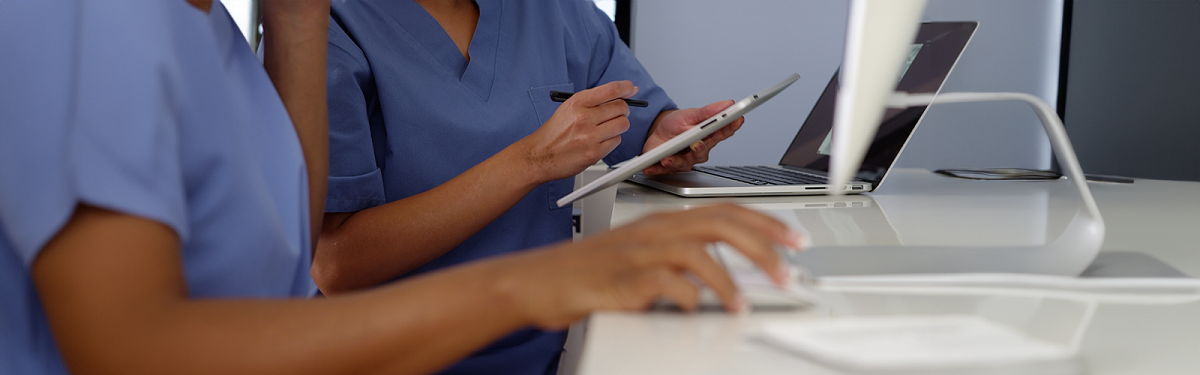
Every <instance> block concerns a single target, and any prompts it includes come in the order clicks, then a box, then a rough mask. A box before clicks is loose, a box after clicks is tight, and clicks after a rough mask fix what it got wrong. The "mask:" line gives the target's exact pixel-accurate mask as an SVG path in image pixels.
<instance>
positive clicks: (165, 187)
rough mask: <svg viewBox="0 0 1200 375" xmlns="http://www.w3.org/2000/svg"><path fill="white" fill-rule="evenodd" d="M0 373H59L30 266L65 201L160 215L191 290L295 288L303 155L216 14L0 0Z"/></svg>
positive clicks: (273, 294)
mask: <svg viewBox="0 0 1200 375" xmlns="http://www.w3.org/2000/svg"><path fill="white" fill-rule="evenodd" d="M0 51H4V52H3V53H0V374H65V373H66V370H65V368H64V365H63V362H62V359H61V358H60V356H59V353H58V350H57V348H56V347H55V344H54V339H53V337H52V336H51V333H50V327H49V326H48V325H47V322H46V317H45V314H44V313H43V311H42V307H41V304H40V302H39V299H38V295H37V291H36V290H35V289H34V286H33V283H32V281H31V280H30V276H29V272H30V265H31V264H32V263H33V261H34V260H35V259H36V258H37V256H38V252H39V251H40V250H41V249H42V247H43V246H45V244H46V242H47V241H48V240H50V239H51V238H52V237H53V236H54V235H55V234H56V233H57V232H58V231H59V230H60V229H61V228H62V226H63V224H64V223H65V222H66V221H67V220H68V219H69V218H70V216H71V215H72V212H73V210H74V208H75V206H76V205H77V204H79V203H84V204H89V205H93V206H98V207H103V208H107V209H110V210H115V211H119V212H123V213H126V214H130V215H136V216H140V217H143V218H147V219H150V220H155V221H158V222H161V223H163V224H165V225H167V226H169V227H170V228H172V229H173V230H174V231H175V232H176V233H177V234H178V235H179V238H180V241H181V244H180V248H181V251H182V260H183V271H184V274H185V277H186V280H187V285H188V292H189V295H190V296H191V297H193V298H208V297H222V298H229V297H254V298H283V297H289V296H309V295H311V294H312V293H313V292H314V291H315V287H314V285H313V283H312V279H311V277H310V276H309V265H310V255H311V253H310V249H309V240H308V239H309V233H308V232H309V226H308V193H307V191H306V189H307V186H306V181H307V179H306V177H305V169H304V161H303V156H302V154H301V149H300V144H299V140H298V139H297V137H296V133H295V130H294V129H293V128H292V126H291V122H290V120H289V119H288V117H287V113H286V111H285V109H284V107H283V103H282V102H280V100H279V96H278V94H277V93H276V92H275V90H274V87H273V86H272V85H271V83H270V81H269V80H268V78H267V76H266V74H265V72H264V71H263V68H262V64H261V63H259V61H258V60H257V59H256V58H255V57H254V55H253V54H252V52H251V51H250V49H249V48H248V46H247V44H246V41H245V39H243V38H242V35H241V33H240V32H238V31H237V29H236V26H235V25H234V23H233V21H232V19H231V18H230V17H229V15H228V13H226V12H225V9H224V8H223V7H222V6H221V4H220V2H214V3H213V8H212V11H211V13H210V14H209V15H206V14H204V13H203V12H201V11H199V10H197V9H195V8H193V7H191V6H190V5H188V4H187V3H186V2H184V1H44V0H4V1H0Z"/></svg>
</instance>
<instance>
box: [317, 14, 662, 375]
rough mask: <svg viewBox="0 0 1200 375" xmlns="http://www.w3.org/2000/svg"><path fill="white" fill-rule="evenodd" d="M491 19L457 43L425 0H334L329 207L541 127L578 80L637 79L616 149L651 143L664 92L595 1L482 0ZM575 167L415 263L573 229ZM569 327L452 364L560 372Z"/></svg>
mask: <svg viewBox="0 0 1200 375" xmlns="http://www.w3.org/2000/svg"><path fill="white" fill-rule="evenodd" d="M476 3H477V4H478V6H479V22H478V25H477V26H476V30H475V35H474V37H473V38H472V40H471V45H470V46H469V48H468V51H469V54H470V56H471V59H470V61H469V62H468V61H467V59H466V58H464V57H463V55H462V53H461V52H459V50H458V47H457V46H456V45H455V44H454V42H453V41H452V40H451V39H450V37H449V36H448V35H447V34H446V32H445V31H444V30H443V29H442V27H441V26H440V25H439V24H438V23H437V21H436V20H435V19H434V18H433V17H432V16H430V15H429V13H428V12H426V11H425V9H424V8H422V7H421V6H420V5H419V4H417V3H415V2H414V1H411V0H400V1H354V0H349V1H335V2H334V3H333V14H332V21H331V22H330V30H329V47H330V48H329V115H330V123H329V127H330V178H329V194H328V202H327V204H326V206H325V207H326V211H328V212H353V211H359V210H363V209H367V208H370V207H374V206H378V205H381V204H384V203H386V202H392V201H396V200H399V199H402V198H405V197H409V196H413V195H416V194H418V193H421V192H424V191H427V190H429V189H432V188H434V187H436V186H438V185H440V184H442V183H445V182H446V181H448V180H450V179H451V178H453V177H455V176H457V175H459V174H461V173H463V172H464V171H466V170H467V169H469V168H471V167H473V166H475V165H476V164H479V163H480V162H482V161H483V160H484V159H487V158H488V157H491V156H492V155H494V154H496V153H497V152H499V151H500V150H502V149H503V148H505V147H507V146H509V145H510V144H512V143H514V142H516V141H517V140H519V139H521V138H522V137H525V136H527V135H529V134H531V133H533V132H534V131H535V130H537V129H538V128H539V127H540V126H541V125H542V123H544V122H546V121H547V120H548V119H549V118H550V116H551V115H552V114H554V111H555V110H556V109H557V108H558V105H559V103H555V102H552V101H551V100H550V96H549V93H550V91H551V90H557V91H580V90H584V89H587V88H591V87H595V86H599V85H601V84H604V83H608V82H612V81H618V80H630V81H633V83H634V84H636V85H637V86H638V87H639V88H640V91H639V92H638V95H637V96H636V98H637V99H642V100H646V101H648V102H650V107H649V108H632V109H631V110H630V112H631V114H630V122H631V127H630V129H629V131H627V132H626V133H625V134H623V135H622V143H621V145H620V146H619V147H617V149H616V150H615V151H613V152H612V153H611V154H609V155H608V156H607V157H606V158H604V160H605V161H606V162H608V163H609V164H610V165H612V164H615V163H618V162H621V161H623V160H626V159H628V158H631V157H633V156H636V155H638V154H640V153H641V151H642V147H643V145H644V143H645V137H646V133H647V130H648V129H649V127H650V125H651V123H652V122H653V120H654V119H655V117H656V116H658V114H659V112H661V111H663V110H667V109H674V108H675V105H674V103H672V102H671V99H670V98H668V97H667V95H666V93H665V92H664V91H663V90H662V89H661V88H659V87H658V86H657V85H655V84H654V81H653V80H652V79H651V78H650V76H649V74H648V73H647V72H646V71H645V69H644V68H642V66H641V64H640V63H638V61H637V59H635V58H634V56H633V54H632V53H631V52H630V51H629V48H628V47H626V46H625V44H624V43H622V42H621V40H620V38H619V37H618V35H617V31H616V27H615V26H614V25H613V23H612V21H611V20H609V19H608V17H607V16H606V15H604V13H603V12H601V11H600V10H599V9H597V8H596V7H595V5H593V3H592V2H591V1H589V0H570V1H541V0H530V1H520V0H477V1H476ZM573 185H574V182H573V179H571V178H567V179H563V180H559V181H552V182H549V183H545V184H542V185H541V186H538V187H537V188H535V189H534V190H533V191H532V192H530V193H529V194H528V195H527V196H525V197H524V199H522V200H521V201H520V202H518V203H517V204H516V205H515V206H514V207H513V208H511V209H510V210H508V211H507V212H506V213H504V214H503V215H501V216H500V217H499V218H497V219H496V220H495V221H494V222H492V223H491V224H490V225H488V226H486V227H485V228H483V229H482V230H480V231H479V232H478V233H476V234H475V235H474V236H472V237H471V238H469V239H467V240H466V241H465V242H464V243H463V244H461V245H459V246H458V247H456V248H455V249H453V250H450V251H449V252H448V253H446V254H445V255H443V256H441V257H439V258H437V259H435V260H434V261H432V262H430V263H427V264H425V265H423V266H421V267H419V268H417V269H416V270H414V271H412V272H411V273H409V275H413V274H418V273H422V272H426V271H430V270H435V269H438V268H443V267H447V266H451V265H455V264H459V263H463V262H467V261H471V260H476V259H481V258H485V257H489V256H493V255H498V254H504V253H509V252H513V251H517V250H521V249H528V248H532V247H537V246H542V245H546V244H549V243H552V242H558V241H562V240H568V239H570V238H571V233H572V226H571V209H570V207H566V208H557V207H556V205H555V201H556V200H558V199H559V198H561V197H563V196H564V195H566V194H568V193H570V192H571V190H572V189H573ZM564 336H565V335H564V334H562V333H552V334H548V333H544V332H541V331H533V330H529V331H523V332H518V333H517V334H515V335H512V336H509V337H508V338H505V339H503V340H501V341H500V342H498V343H496V344H495V345H493V346H492V347H490V348H487V349H484V350H483V351H482V352H480V353H479V354H477V355H476V356H475V357H472V358H470V359H468V360H466V361H464V362H462V363H459V364H458V365H455V366H454V367H452V368H450V369H449V370H447V371H446V373H496V374H542V373H544V372H548V373H552V372H553V371H554V368H555V366H556V364H557V360H558V356H559V354H560V352H561V350H562V343H563V338H564Z"/></svg>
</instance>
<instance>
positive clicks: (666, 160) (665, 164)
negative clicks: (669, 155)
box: [662, 159, 671, 167]
mask: <svg viewBox="0 0 1200 375" xmlns="http://www.w3.org/2000/svg"><path fill="white" fill-rule="evenodd" d="M662 165H663V166H664V167H670V166H671V159H663V161H662Z"/></svg>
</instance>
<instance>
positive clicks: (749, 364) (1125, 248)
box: [564, 170, 1200, 375]
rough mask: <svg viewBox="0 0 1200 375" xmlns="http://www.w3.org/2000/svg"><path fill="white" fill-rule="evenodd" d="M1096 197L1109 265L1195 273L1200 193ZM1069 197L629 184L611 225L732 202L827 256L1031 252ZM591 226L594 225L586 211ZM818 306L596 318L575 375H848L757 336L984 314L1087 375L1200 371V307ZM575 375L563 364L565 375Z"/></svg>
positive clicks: (899, 186)
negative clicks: (1129, 262) (787, 325)
mask: <svg viewBox="0 0 1200 375" xmlns="http://www.w3.org/2000/svg"><path fill="white" fill-rule="evenodd" d="M1091 188H1092V191H1093V193H1094V194H1095V196H1096V200H1097V202H1098V203H1099V207H1100V210H1101V212H1102V214H1103V215H1104V218H1105V221H1106V222H1107V228H1108V231H1107V236H1106V238H1105V240H1104V243H1103V246H1102V248H1101V251H1102V254H1107V253H1112V252H1137V253H1142V254H1146V255H1149V256H1151V257H1153V258H1155V259H1158V260H1161V261H1162V262H1164V263H1166V264H1168V265H1169V266H1170V267H1171V268H1173V269H1176V270H1178V271H1180V272H1182V273H1183V274H1186V275H1190V276H1197V275H1200V247H1198V245H1197V244H1200V230H1197V228H1200V183H1194V182H1176V181H1156V180H1138V181H1137V183H1135V184H1092V185H1091ZM1062 189H1069V187H1063V186H1055V185H1053V184H1046V183H1045V182H1009V181H960V180H951V179H946V178H942V177H938V176H935V175H933V174H931V173H929V172H927V171H923V170H899V171H897V173H896V174H895V175H894V177H893V178H891V179H889V181H888V184H885V185H884V186H883V187H882V189H881V190H880V191H878V192H875V193H872V194H870V195H869V196H861V197H855V196H842V197H755V198H740V199H733V198H721V199H715V198H705V199H684V198H678V197H674V196H670V195H668V194H666V193H660V192H657V191H652V190H649V189H645V188H641V187H637V186H634V185H622V186H621V187H620V188H619V189H618V192H617V196H616V199H615V202H616V203H615V206H614V209H613V211H612V212H611V217H612V223H613V224H614V225H619V224H622V223H626V222H628V221H631V220H634V219H636V218H638V217H641V216H642V215H645V214H646V213H649V212H653V211H659V210H671V209H680V208H689V207H697V206H702V205H707V204H712V203H715V202H727V201H733V202H738V203H741V204H745V205H747V206H750V207H753V208H758V209H767V210H790V211H792V212H794V215H795V216H794V217H795V218H796V221H797V222H798V223H801V224H803V225H804V226H805V227H806V228H808V230H809V232H811V233H812V236H813V238H812V239H813V241H814V243H815V244H816V245H817V246H824V247H829V248H831V249H833V248H837V246H867V245H870V246H896V245H905V246H960V245H978V244H991V245H1003V246H1036V245H1044V244H1046V243H1048V242H1050V241H1053V240H1054V239H1055V238H1058V237H1060V236H1061V235H1062V233H1063V232H1064V231H1066V230H1067V228H1068V223H1069V222H1070V221H1071V210H1072V209H1073V207H1075V206H1076V205H1077V204H1076V203H1075V201H1073V199H1074V197H1073V196H1072V195H1071V194H1070V193H1069V190H1062ZM856 202H857V203H856ZM813 205H826V206H824V207H817V206H813ZM822 211H824V212H822ZM583 214H584V220H585V221H586V220H587V216H588V212H586V211H585V212H584V213H583ZM1106 252H1107V253H1106ZM823 298H824V299H825V300H826V301H828V303H826V304H824V306H823V307H821V308H818V309H813V310H807V311H800V312H790V313H755V314H751V315H749V316H742V317H738V316H731V315H726V314H721V313H701V314H692V315H687V314H681V313H672V312H653V313H645V314H624V313H598V314H595V315H593V316H592V317H591V318H590V320H589V323H588V328H587V330H586V335H585V336H583V338H582V342H583V347H582V350H581V351H579V349H578V348H576V349H574V350H576V351H577V354H580V353H581V355H582V357H581V359H580V362H578V367H577V369H578V371H577V373H579V374H585V375H595V374H638V373H653V374H671V373H689V374H795V373H805V374H835V373H839V372H837V371H836V370H834V369H831V368H828V367H825V366H822V365H820V364H817V363H814V362H812V361H809V360H806V359H805V358H803V357H801V356H796V355H794V354H791V353H788V352H785V351H782V350H779V349H777V348H774V347H771V346H770V345H766V344H763V343H761V342H757V341H755V340H751V339H749V338H750V337H751V336H753V334H754V333H756V332H758V331H759V330H761V328H762V326H763V325H764V324H766V323H768V322H803V321H809V320H812V319H829V318H831V317H842V316H928V315H972V316H978V317H983V318H986V319H988V320H989V321H992V322H996V323H1000V324H1004V325H1006V326H1008V327H1012V328H1014V329H1018V330H1021V331H1022V332H1026V333H1028V334H1030V335H1031V336H1033V337H1036V338H1039V339H1043V340H1048V341H1053V342H1063V343H1068V344H1069V345H1070V344H1072V343H1073V346H1074V347H1076V348H1077V349H1078V352H1079V355H1080V358H1081V360H1082V362H1083V363H1084V365H1085V367H1086V368H1087V371H1088V372H1089V373H1092V374H1192V373H1195V372H1196V371H1197V369H1200V303H1197V302H1185V303H1172V304H1159V305H1147V304H1127V303H1114V302H1102V301H1092V302H1085V301H1080V300H1068V299H1063V298H1056V297H1053V296H1038V295H1036V294H1030V295H987V294H986V293H984V294H975V295H966V294H956V295H917V294H895V293H835V292H823ZM1085 322H1086V323H1087V324H1084V323H1085ZM573 334H574V332H573ZM571 350H572V349H571V348H568V352H570V351H571ZM573 368H575V367H573V366H572V365H570V364H567V366H565V367H564V371H565V372H570V370H571V369H573Z"/></svg>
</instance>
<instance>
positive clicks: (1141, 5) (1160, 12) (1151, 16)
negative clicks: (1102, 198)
mask: <svg viewBox="0 0 1200 375" xmlns="http://www.w3.org/2000/svg"><path fill="white" fill-rule="evenodd" d="M1068 56H1069V59H1068V70H1067V72H1068V74H1067V80H1068V83H1067V100H1066V113H1065V115H1064V116H1063V117H1064V121H1065V122H1066V125H1067V132H1068V133H1069V134H1070V135H1071V140H1072V141H1073V142H1074V143H1075V148H1076V150H1077V152H1078V154H1079V161H1080V164H1081V165H1082V166H1083V169H1084V170H1085V171H1087V172H1088V173H1099V174H1113V175H1121V176H1131V177H1144V178H1158V179H1171V180H1191V181H1200V147H1197V143H1198V142H1200V1H1196V0H1154V1H1149V0H1075V1H1074V12H1073V15H1072V31H1071V44H1070V54H1069V55H1068Z"/></svg>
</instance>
